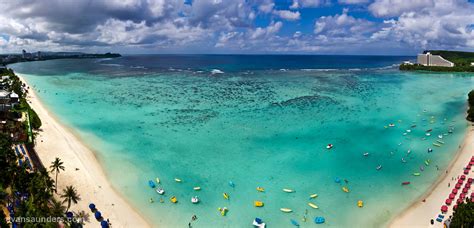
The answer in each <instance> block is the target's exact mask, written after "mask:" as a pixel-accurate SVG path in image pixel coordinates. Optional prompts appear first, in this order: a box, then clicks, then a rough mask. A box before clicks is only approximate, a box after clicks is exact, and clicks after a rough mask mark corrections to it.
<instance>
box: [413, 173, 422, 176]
mask: <svg viewBox="0 0 474 228" xmlns="http://www.w3.org/2000/svg"><path fill="white" fill-rule="evenodd" d="M420 175H421V173H413V176H420Z"/></svg>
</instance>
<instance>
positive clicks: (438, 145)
mask: <svg viewBox="0 0 474 228" xmlns="http://www.w3.org/2000/svg"><path fill="white" fill-rule="evenodd" d="M433 146H437V147H440V146H441V144H439V143H433Z"/></svg>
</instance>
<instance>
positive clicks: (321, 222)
mask: <svg viewBox="0 0 474 228" xmlns="http://www.w3.org/2000/svg"><path fill="white" fill-rule="evenodd" d="M325 221H326V219H324V217H316V218H314V222H315V223H316V224H323V223H324V222H325Z"/></svg>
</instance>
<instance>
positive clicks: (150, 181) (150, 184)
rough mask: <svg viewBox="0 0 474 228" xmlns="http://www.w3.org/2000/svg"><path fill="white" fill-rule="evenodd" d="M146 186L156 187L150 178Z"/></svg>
mask: <svg viewBox="0 0 474 228" xmlns="http://www.w3.org/2000/svg"><path fill="white" fill-rule="evenodd" d="M148 186H150V187H151V188H155V187H156V185H155V182H153V181H152V180H149V181H148Z"/></svg>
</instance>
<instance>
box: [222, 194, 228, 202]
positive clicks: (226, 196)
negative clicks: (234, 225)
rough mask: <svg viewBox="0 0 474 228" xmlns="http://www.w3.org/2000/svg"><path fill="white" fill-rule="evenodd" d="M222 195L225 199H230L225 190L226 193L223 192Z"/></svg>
mask: <svg viewBox="0 0 474 228" xmlns="http://www.w3.org/2000/svg"><path fill="white" fill-rule="evenodd" d="M222 196H224V199H226V200H228V199H229V194H227V193H225V192H224V193H222Z"/></svg>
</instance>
